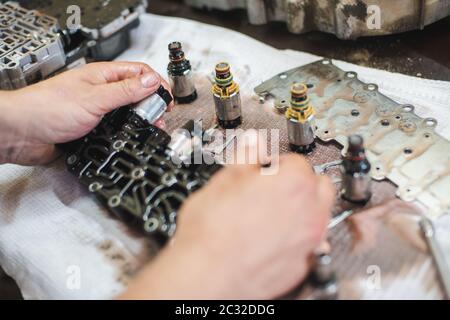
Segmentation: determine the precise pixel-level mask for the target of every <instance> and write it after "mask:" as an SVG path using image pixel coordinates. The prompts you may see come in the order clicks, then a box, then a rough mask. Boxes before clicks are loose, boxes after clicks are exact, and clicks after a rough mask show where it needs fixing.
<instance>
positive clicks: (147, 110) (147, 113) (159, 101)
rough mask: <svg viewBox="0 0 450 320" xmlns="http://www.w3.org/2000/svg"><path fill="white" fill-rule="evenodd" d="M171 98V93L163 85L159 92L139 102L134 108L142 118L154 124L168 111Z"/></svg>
mask: <svg viewBox="0 0 450 320" xmlns="http://www.w3.org/2000/svg"><path fill="white" fill-rule="evenodd" d="M171 100H172V98H171V97H170V94H169V93H168V92H167V91H166V90H165V89H164V88H163V87H161V88H159V90H158V92H157V94H153V95H151V96H150V97H148V98H146V99H144V100H142V101H141V102H139V103H137V104H136V106H135V107H134V110H135V112H136V113H137V114H138V115H139V116H140V117H141V118H142V119H144V120H147V121H148V123H151V124H154V123H155V122H156V121H157V120H158V119H159V118H161V117H162V116H163V114H164V112H166V110H167V105H168V104H169V103H170V101H171ZM168 101H169V102H168Z"/></svg>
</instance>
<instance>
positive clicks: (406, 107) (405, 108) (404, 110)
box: [402, 105, 414, 112]
mask: <svg viewBox="0 0 450 320" xmlns="http://www.w3.org/2000/svg"><path fill="white" fill-rule="evenodd" d="M402 110H403V112H411V111H413V110H414V107H413V106H410V105H406V106H403V107H402Z"/></svg>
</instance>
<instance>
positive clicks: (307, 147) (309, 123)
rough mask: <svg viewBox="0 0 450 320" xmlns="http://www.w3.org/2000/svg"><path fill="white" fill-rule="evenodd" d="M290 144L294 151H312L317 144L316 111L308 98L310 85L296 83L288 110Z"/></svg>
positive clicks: (292, 88)
mask: <svg viewBox="0 0 450 320" xmlns="http://www.w3.org/2000/svg"><path fill="white" fill-rule="evenodd" d="M286 119H287V129H288V137H289V145H290V148H291V150H292V151H294V152H298V153H304V154H307V153H311V152H312V151H313V150H314V148H315V146H316V144H315V137H316V135H315V111H314V108H313V107H312V105H311V104H310V101H309V98H308V87H307V86H306V85H305V84H303V83H294V84H293V85H292V87H291V103H290V106H289V107H288V108H287V110H286Z"/></svg>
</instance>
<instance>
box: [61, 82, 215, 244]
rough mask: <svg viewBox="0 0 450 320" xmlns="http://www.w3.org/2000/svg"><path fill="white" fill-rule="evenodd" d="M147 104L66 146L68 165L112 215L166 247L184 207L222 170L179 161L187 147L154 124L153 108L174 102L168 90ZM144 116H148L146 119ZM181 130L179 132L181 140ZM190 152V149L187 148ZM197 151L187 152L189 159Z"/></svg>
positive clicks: (110, 116)
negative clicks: (175, 155) (175, 158)
mask: <svg viewBox="0 0 450 320" xmlns="http://www.w3.org/2000/svg"><path fill="white" fill-rule="evenodd" d="M155 95H157V96H159V99H151V98H150V99H147V100H146V103H145V104H144V106H145V107H142V106H143V105H142V104H141V105H138V106H137V107H136V106H128V107H123V108H119V109H117V110H115V111H113V112H111V113H109V114H108V115H106V116H105V117H104V118H103V119H102V121H101V123H100V124H99V125H98V126H97V127H96V128H95V129H94V130H93V131H92V132H91V133H89V134H88V135H87V136H86V137H83V138H81V139H79V140H77V141H74V142H71V143H68V144H65V145H62V146H61V148H62V149H63V150H64V151H65V152H66V154H67V158H66V164H67V167H68V169H69V171H70V172H72V173H73V174H74V175H75V176H76V177H77V178H78V179H79V180H80V182H81V183H82V184H84V185H86V186H87V188H88V190H89V191H90V192H91V193H93V194H94V195H95V197H96V198H97V199H98V200H99V201H100V202H101V203H102V204H103V205H104V206H105V207H106V208H107V209H108V210H109V211H111V212H112V213H114V214H115V215H117V216H118V217H120V218H122V219H124V220H125V221H127V222H129V223H131V224H137V225H138V226H140V227H141V229H142V230H143V231H144V233H145V234H147V235H149V236H152V237H155V238H156V239H158V240H160V241H161V242H162V243H164V242H165V241H166V240H167V238H168V237H170V236H172V235H173V234H174V232H175V230H176V218H177V214H178V209H179V208H180V207H181V205H182V204H183V202H184V201H185V200H186V198H187V197H188V196H189V195H190V194H192V193H193V192H195V191H196V190H198V189H200V188H201V187H202V186H203V185H205V184H206V182H207V181H208V180H209V178H210V177H211V176H212V175H213V174H214V173H215V172H217V171H218V170H220V169H221V166H220V165H217V164H215V163H213V164H211V165H208V164H205V163H201V164H195V163H194V164H191V163H184V162H177V161H173V153H174V152H180V151H181V149H183V144H182V143H179V141H178V142H177V141H173V142H172V141H171V137H170V136H169V135H168V134H167V133H166V132H164V131H163V130H161V129H159V128H157V127H155V126H153V125H152V124H151V121H153V119H154V118H155V116H153V114H154V113H152V115H151V116H150V113H149V112H148V111H150V110H151V109H152V106H151V104H150V103H151V102H153V103H154V105H153V107H154V109H160V107H159V104H160V103H161V101H163V102H164V103H165V105H166V106H167V105H168V104H169V103H170V102H171V97H170V94H169V93H168V91H166V90H165V89H164V88H163V87H161V88H160V90H158V92H157V93H156V94H155ZM141 114H142V115H143V116H141ZM180 134H181V132H180V131H179V132H178V133H177V134H174V135H173V137H174V138H175V139H179V138H180ZM183 151H185V150H183ZM189 152H192V149H191V150H188V151H187V152H186V155H187V156H188V154H189Z"/></svg>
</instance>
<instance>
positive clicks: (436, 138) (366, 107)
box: [255, 59, 450, 218]
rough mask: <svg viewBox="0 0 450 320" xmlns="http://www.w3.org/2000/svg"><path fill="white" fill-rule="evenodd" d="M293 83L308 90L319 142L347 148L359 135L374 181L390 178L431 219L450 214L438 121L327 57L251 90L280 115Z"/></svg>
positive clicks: (449, 160) (448, 165) (449, 152)
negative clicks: (268, 100) (267, 98)
mask: <svg viewBox="0 0 450 320" xmlns="http://www.w3.org/2000/svg"><path fill="white" fill-rule="evenodd" d="M294 82H303V83H306V84H307V85H308V87H309V88H310V89H309V97H310V99H311V102H312V104H313V106H314V108H315V109H316V112H317V121H316V126H317V131H316V135H317V136H318V138H320V139H321V140H322V141H331V140H335V141H337V142H338V143H339V144H341V145H342V146H344V149H345V147H346V146H345V145H346V139H347V136H349V135H351V134H360V135H362V136H363V137H364V140H365V142H366V149H367V152H368V158H369V160H370V161H371V163H372V166H373V169H372V172H371V175H372V177H373V178H374V179H375V180H384V179H386V178H387V179H389V180H390V181H391V182H393V183H394V184H396V185H397V186H398V189H397V196H399V197H400V198H401V199H402V200H404V201H408V202H411V201H418V202H419V203H421V204H423V205H424V206H425V207H426V209H427V210H426V212H427V215H429V216H430V217H432V218H436V217H438V216H440V215H441V214H443V213H445V212H446V211H448V210H449V208H450V199H449V196H448V195H449V190H450V142H449V141H448V140H446V139H445V138H443V137H442V136H440V135H439V134H438V133H436V131H435V127H436V125H437V120H436V119H433V118H421V117H419V116H418V115H416V114H415V113H414V106H412V105H402V104H398V103H396V102H395V101H393V100H392V99H390V98H388V97H386V96H384V95H383V94H381V93H380V92H379V91H378V86H377V85H376V84H366V83H363V82H362V81H360V80H359V79H358V77H357V74H356V73H355V72H345V71H343V70H341V69H339V68H338V67H336V66H335V65H333V63H332V61H331V60H329V59H324V60H320V61H317V62H314V63H312V64H309V65H305V66H303V67H299V68H295V69H292V70H289V71H286V72H283V73H280V74H278V75H276V76H275V77H273V78H272V79H270V80H268V81H266V82H264V83H262V84H261V85H259V86H258V87H256V88H255V92H256V93H257V94H258V95H259V96H264V97H265V96H272V97H274V99H275V108H276V109H277V110H281V111H283V110H284V108H285V107H286V106H287V104H288V103H289V100H290V97H289V87H290V85H291V84H292V83H294Z"/></svg>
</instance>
